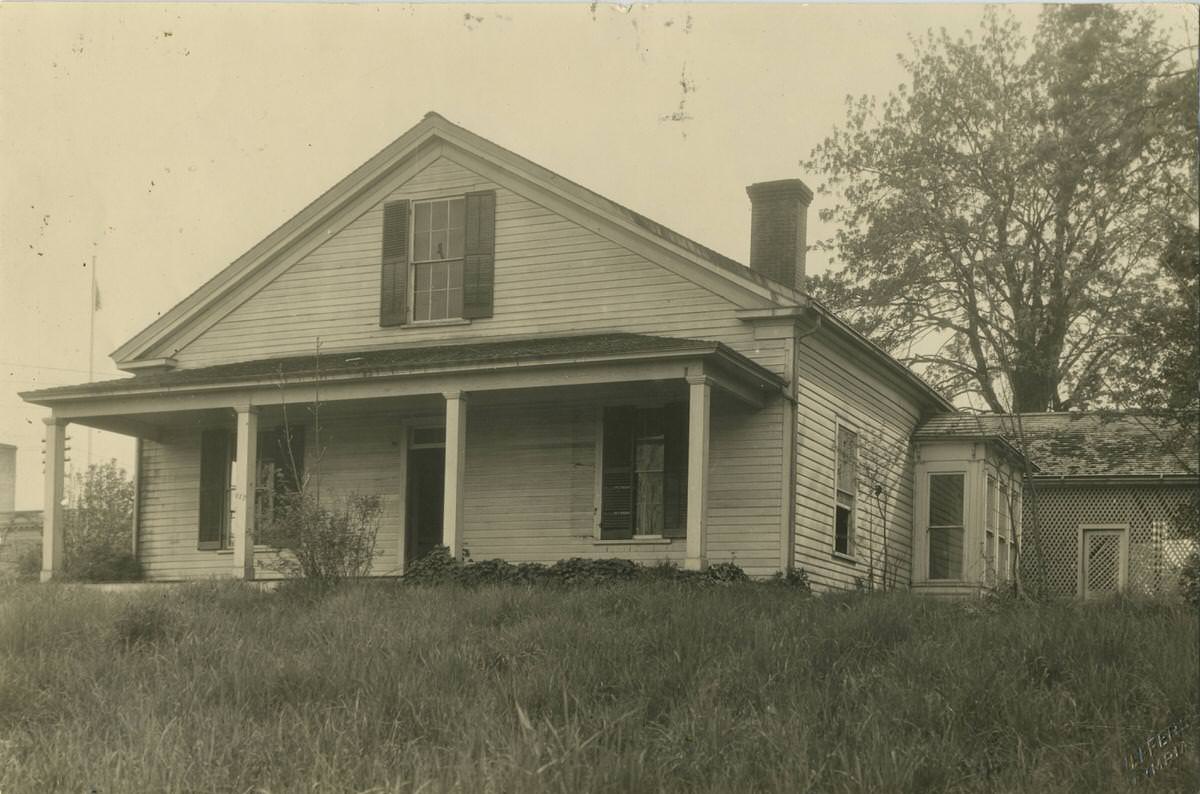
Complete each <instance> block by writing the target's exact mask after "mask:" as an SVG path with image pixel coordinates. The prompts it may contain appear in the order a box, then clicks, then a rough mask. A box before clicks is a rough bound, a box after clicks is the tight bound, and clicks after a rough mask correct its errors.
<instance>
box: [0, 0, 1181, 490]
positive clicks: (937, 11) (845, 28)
mask: <svg viewBox="0 0 1200 794" xmlns="http://www.w3.org/2000/svg"><path fill="white" fill-rule="evenodd" d="M1013 8H1014V13H1015V14H1016V15H1017V17H1018V19H1019V20H1021V22H1022V23H1023V25H1025V27H1026V29H1028V30H1032V28H1033V25H1034V23H1035V22H1036V16H1037V13H1038V10H1039V8H1038V7H1037V6H1032V5H1029V6H1017V7H1013ZM1160 12H1161V13H1162V15H1163V18H1164V24H1166V25H1167V26H1168V27H1172V28H1176V29H1180V30H1182V29H1184V27H1185V26H1187V25H1191V26H1192V27H1193V28H1194V26H1195V9H1194V7H1193V8H1191V9H1190V10H1189V9H1188V8H1187V7H1184V6H1163V7H1160ZM981 13H982V6H977V5H907V6H899V5H891V6H871V5H808V6H802V5H796V4H773V5H737V6H734V5H719V4H687V5H674V4H658V5H634V6H618V5H587V4H554V5H504V4H492V5H401V4H393V5H383V6H373V5H347V4H339V5H332V4H331V5H319V4H285V3H275V4H232V3H231V4H211V5H210V4H199V3H196V4H192V3H189V4H171V5H167V4H161V5H157V4H136V5H134V4H129V5H124V4H99V5H85V4H68V3H28V4H26V3H17V4H13V3H3V4H0V442H6V443H12V444H17V445H18V447H19V452H18V483H17V507H18V508H20V509H36V508H39V507H41V489H42V473H41V438H42V432H43V426H42V423H41V421H40V420H41V417H42V416H45V415H47V414H48V412H47V410H46V409H43V408H39V407H37V406H31V405H28V404H26V403H24V402H23V401H22V400H21V399H20V398H19V397H18V396H17V395H16V393H17V392H18V391H23V390H30V389H36V388H41V387H48V386H54V385H62V384H70V383H80V382H86V381H87V380H88V369H89V348H90V347H94V350H95V354H94V356H93V357H92V358H91V363H92V366H93V367H94V375H95V378H96V379H103V378H108V377H116V376H120V375H122V373H120V372H119V371H118V370H116V368H115V367H114V366H113V363H112V361H111V359H110V358H109V357H108V354H109V353H110V352H111V351H112V350H113V349H115V348H116V347H117V346H118V345H120V344H121V343H123V342H124V341H126V340H127V339H128V338H130V337H131V336H133V335H134V334H135V333H137V332H138V331H140V330H141V329H142V328H144V327H145V326H146V325H148V324H149V323H150V322H152V321H153V320H154V319H155V317H156V316H157V315H158V314H160V313H162V312H164V311H166V310H167V309H169V308H170V307H171V306H173V305H174V304H175V303H177V302H178V301H179V300H181V299H183V298H184V297H186V296H187V295H188V294H189V293H191V292H192V291H193V290H194V289H196V288H197V287H198V286H200V284H202V283H203V282H204V281H206V280H207V279H208V278H210V277H211V276H213V275H214V274H216V273H217V272H218V271H219V270H221V269H222V268H223V267H224V266H225V265H227V264H228V263H229V262H231V261H233V260H234V259H236V258H237V257H238V256H239V255H240V254H242V253H243V252H245V251H246V250H247V249H248V248H250V247H251V246H252V245H254V244H255V243H256V242H258V241H259V240H260V239H262V238H263V237H264V236H266V235H267V234H268V233H269V232H271V231H272V230H273V229H274V228H275V227H277V226H278V225H279V224H281V223H283V222H284V221H286V220H287V219H288V218H290V217H291V216H292V215H293V214H294V213H295V212H297V211H298V210H299V209H301V208H302V207H304V206H305V205H306V204H307V203H308V202H309V201H311V200H312V199H313V198H315V197H316V196H317V195H318V194H320V193H321V192H322V191H324V190H325V189H326V188H328V187H329V186H331V185H332V184H334V183H335V182H337V181H338V180H339V179H340V178H341V177H343V176H345V175H346V174H347V173H348V172H349V171H351V170H352V169H353V168H355V167H356V166H358V165H359V164H361V163H362V162H363V161H365V160H366V159H368V158H369V157H370V156H371V155H373V154H374V153H376V152H377V151H379V150H380V149H382V148H383V147H385V146H386V145H387V144H388V143H390V142H391V141H392V140H394V139H395V138H396V137H398V136H399V135H400V134H402V133H403V132H404V131H405V130H407V129H408V128H409V127H411V126H412V125H414V124H416V123H417V122H418V121H419V120H420V119H421V117H422V116H423V115H424V114H425V113H426V112H427V111H430V110H435V111H437V112H439V113H441V114H442V115H444V116H446V117H447V118H448V119H450V120H451V121H453V122H455V123H458V124H461V125H463V126H465V127H467V128H468V129H470V130H472V131H474V132H476V133H478V134H480V135H483V136H485V137H487V138H489V139H491V140H493V141H495V142H496V143H499V144H501V145H502V146H505V147H507V148H509V149H512V150H514V151H516V152H518V153H520V154H522V155H524V156H525V157H527V158H529V159H531V160H533V161H534V162H537V163H539V164H541V165H543V166H546V167H548V168H550V169H552V170H554V171H557V172H558V173H560V174H562V175H564V176H566V177H568V178H570V179H573V180H574V181H576V182H579V183H582V184H584V185H586V186H588V187H590V188H591V189H593V190H595V191H597V192H599V193H601V194H603V195H605V196H608V197H609V198H612V199H614V200H616V201H618V202H620V203H622V204H624V205H626V206H628V207H630V208H632V209H634V210H637V211H639V212H641V213H643V214H645V215H648V216H650V217H651V218H654V219H655V220H657V221H660V222H662V223H664V224H666V225H667V226H670V227H672V228H674V229H676V230H678V231H680V232H682V233H684V234H686V235H688V236H689V237H692V238H694V239H696V240H698V241H699V242H702V243H704V244H706V245H709V246H711V247H713V248H715V249H717V250H718V251H720V252H722V253H724V254H726V255H728V256H731V257H733V258H734V259H737V260H739V261H743V262H744V261H746V260H747V259H748V252H749V227H750V208H749V201H748V199H747V197H746V193H745V186H746V185H749V184H751V183H753V182H758V181H763V180H769V179H781V178H790V177H800V178H802V179H805V180H806V181H807V182H808V183H809V184H810V186H812V187H814V188H817V187H818V186H819V184H820V178H819V175H817V174H808V173H805V172H804V170H803V168H802V166H801V163H802V162H803V161H805V160H806V159H807V158H808V156H809V153H810V152H811V150H812V149H813V147H814V146H816V145H817V144H818V143H820V142H821V141H822V140H823V139H824V138H825V136H827V135H828V134H829V133H830V132H831V131H832V130H833V128H834V127H835V126H836V125H837V124H839V123H840V122H841V121H842V120H843V118H844V116H845V111H844V107H845V105H844V103H845V99H846V97H847V96H848V95H849V96H858V95H862V94H873V95H877V96H883V95H886V94H887V93H888V92H889V91H890V90H892V89H894V88H895V87H896V85H897V84H898V83H899V82H901V81H902V74H901V71H900V69H899V66H898V64H897V55H898V54H899V53H904V52H908V51H909V50H910V44H909V36H910V35H920V34H921V33H923V32H925V31H926V30H928V29H930V28H937V27H945V28H947V29H948V30H949V31H951V32H952V33H954V32H959V31H963V30H966V29H968V28H970V27H973V26H974V25H975V24H976V23H977V21H978V20H979V18H980V15H981ZM827 200H828V199H825V198H824V197H822V196H818V197H817V199H816V201H815V202H814V204H813V207H812V208H811V210H810V232H809V239H810V242H812V241H814V240H816V239H820V238H822V237H827V236H829V235H831V234H832V233H833V229H831V228H829V227H827V226H825V225H823V224H822V223H821V222H820V221H819V220H818V218H817V212H818V211H819V210H820V209H821V205H822V202H823V201H827ZM93 258H94V260H95V275H96V279H97V283H98V287H99V295H100V299H99V304H100V308H99V310H98V311H96V312H95V315H94V322H95V330H94V345H89V339H90V337H91V333H90V325H91V324H90V316H89V315H90V306H91V304H92V298H91V280H92V277H93V269H92V262H93ZM827 266H828V263H827V262H826V260H825V259H824V257H823V255H822V254H819V253H814V254H811V255H810V257H809V270H810V272H820V271H822V270H824V269H826V268H827ZM89 435H90V437H91V460H92V461H93V462H100V461H102V460H106V459H108V458H110V457H116V458H117V459H118V461H119V462H120V463H122V464H123V465H126V466H129V465H130V463H131V459H132V458H131V452H132V448H133V446H132V441H131V440H129V439H126V438H124V437H121V436H114V435H111V434H106V433H101V432H99V431H95V432H93V433H91V434H89V433H88V432H87V431H86V430H84V429H83V428H78V427H77V428H75V429H74V430H73V431H72V439H71V451H70V452H69V453H68V454H69V455H70V457H71V462H70V463H69V464H68V467H69V469H70V468H75V469H82V468H83V467H84V466H85V465H86V462H87V460H88V454H87V448H88V440H87V439H88V437H89Z"/></svg>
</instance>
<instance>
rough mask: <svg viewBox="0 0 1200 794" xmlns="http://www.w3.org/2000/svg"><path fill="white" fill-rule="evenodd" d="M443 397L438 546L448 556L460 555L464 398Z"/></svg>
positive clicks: (451, 394) (456, 394)
mask: <svg viewBox="0 0 1200 794" xmlns="http://www.w3.org/2000/svg"><path fill="white" fill-rule="evenodd" d="M445 397H446V472H445V485H444V486H443V493H442V544H443V545H444V546H446V548H448V549H450V555H451V556H453V557H458V556H459V555H460V554H461V553H462V518H463V475H464V473H465V472H466V462H467V454H466V453H467V396H466V395H465V394H463V393H462V392H460V391H449V392H446V393H445Z"/></svg>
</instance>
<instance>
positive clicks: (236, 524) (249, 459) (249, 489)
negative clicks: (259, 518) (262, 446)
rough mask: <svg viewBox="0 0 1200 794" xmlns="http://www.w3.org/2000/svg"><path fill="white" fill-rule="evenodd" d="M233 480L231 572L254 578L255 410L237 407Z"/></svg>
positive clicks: (235, 574) (256, 450)
mask: <svg viewBox="0 0 1200 794" xmlns="http://www.w3.org/2000/svg"><path fill="white" fill-rule="evenodd" d="M234 474H235V477H236V480H235V481H234V483H233V489H232V490H233V494H232V496H233V499H232V503H233V516H232V518H231V520H230V535H231V536H232V539H233V575H234V576H235V577H239V578H242V579H246V580H251V579H253V578H254V494H255V491H256V489H257V478H258V409H257V408H255V407H254V406H252V405H247V406H243V407H239V408H238V409H237V466H235V467H234Z"/></svg>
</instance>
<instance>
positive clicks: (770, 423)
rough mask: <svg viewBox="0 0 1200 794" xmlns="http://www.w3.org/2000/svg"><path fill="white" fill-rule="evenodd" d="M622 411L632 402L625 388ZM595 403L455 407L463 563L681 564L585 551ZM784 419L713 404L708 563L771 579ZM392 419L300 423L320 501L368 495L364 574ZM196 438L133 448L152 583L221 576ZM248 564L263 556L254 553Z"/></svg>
mask: <svg viewBox="0 0 1200 794" xmlns="http://www.w3.org/2000/svg"><path fill="white" fill-rule="evenodd" d="M629 395H630V399H631V401H636V400H637V399H639V395H638V393H637V392H636V390H635V389H631V390H630V392H629ZM599 410H600V408H599V406H598V405H597V404H596V403H594V402H589V401H587V400H586V399H583V398H573V399H571V400H566V401H564V400H555V401H544V402H539V401H538V400H537V399H536V398H533V399H531V400H530V401H529V402H528V403H522V404H517V405H494V406H478V407H473V406H471V405H470V404H468V421H467V455H466V461H467V463H466V478H465V481H464V489H465V492H464V493H465V497H464V545H465V547H466V548H467V549H468V550H469V551H470V554H471V556H472V557H473V558H474V559H488V558H493V557H499V558H503V559H507V560H511V561H514V562H520V561H537V562H545V563H552V562H555V561H557V560H560V559H565V558H568V557H591V558H600V557H621V558H626V559H633V560H637V561H639V562H643V563H653V562H658V561H671V562H676V563H681V562H682V561H683V558H684V556H685V550H686V543H685V541H683V540H682V539H677V540H672V541H671V542H669V543H654V544H645V543H616V544H613V543H597V542H596V539H595V537H594V520H595V519H594V516H595V509H596V507H597V494H596V471H595V465H596V441H597V432H596V431H597V420H598V416H599ZM782 417H783V410H782V406H781V404H780V401H779V400H776V401H774V402H772V403H771V404H769V405H768V406H767V407H765V408H763V409H762V410H759V411H749V410H747V409H745V408H742V407H740V406H735V405H732V404H726V403H724V402H722V404H721V405H720V406H718V407H714V410H713V414H712V442H711V455H710V466H711V468H710V475H709V488H710V495H709V503H708V521H709V531H708V539H707V548H706V551H707V555H708V558H709V560H710V561H711V562H724V561H729V560H736V561H737V563H738V564H739V565H741V566H742V567H743V568H745V569H746V570H747V572H748V573H751V574H752V575H760V576H766V575H769V574H771V573H774V572H775V571H777V570H778V569H779V567H780V560H779V549H780V543H779V531H780V522H779V516H780V513H781V510H782V509H783V508H782V505H781V501H782V473H781V467H780V466H779V461H780V460H781V459H782V454H783V450H782V435H783V434H782V432H781V429H782V421H783V419H782ZM403 433H404V417H403V416H400V415H397V414H371V415H362V416H355V417H345V418H342V417H339V418H337V419H334V420H330V421H327V422H323V423H322V432H321V437H320V448H321V449H322V450H323V452H321V453H318V452H317V449H316V444H317V441H316V434H315V433H314V432H313V428H311V427H309V428H308V429H307V431H306V433H305V436H306V442H307V444H308V448H307V450H306V453H305V458H306V461H307V462H308V465H309V472H310V474H312V473H315V468H314V467H315V465H316V461H317V458H318V455H319V457H320V488H321V494H322V498H323V499H329V500H330V501H331V502H332V501H333V500H336V499H337V498H338V497H343V496H346V495H349V494H351V493H359V494H364V495H370V494H375V495H379V496H380V497H381V498H382V500H383V515H382V518H381V522H380V530H379V536H378V542H377V547H376V552H377V559H376V564H375V567H374V571H373V572H374V573H375V574H378V575H388V574H395V573H397V572H398V567H399V561H400V548H401V526H402V523H401V520H400V517H401V514H402V508H403V506H402V501H401V499H402V496H401V494H402V492H403V488H402V486H403V483H402V478H403V476H404V475H403V472H404V466H403V459H402V455H403V452H402V450H403V449H404V445H403V443H402V441H403ZM199 463H200V431H199V430H197V429H186V430H179V431H175V432H172V433H169V434H167V435H166V436H165V437H164V438H163V439H162V440H161V441H159V442H151V441H147V442H145V443H144V444H143V455H142V466H143V469H142V471H143V480H142V501H141V521H142V533H141V536H140V543H139V554H140V557H141V559H142V562H143V563H144V564H145V566H146V571H147V576H148V578H150V579H156V580H171V579H184V578H192V577H204V576H230V575H233V573H234V571H233V557H232V555H231V554H229V553H228V552H216V551H198V550H196V521H197V514H198V504H199V472H200V466H199ZM259 556H260V558H262V557H263V556H265V555H263V553H262V552H261V551H260V552H259Z"/></svg>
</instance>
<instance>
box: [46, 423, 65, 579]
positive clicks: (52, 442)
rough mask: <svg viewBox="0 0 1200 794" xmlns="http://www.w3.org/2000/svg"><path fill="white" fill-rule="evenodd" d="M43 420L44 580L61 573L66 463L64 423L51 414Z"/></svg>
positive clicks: (53, 577) (54, 577)
mask: <svg viewBox="0 0 1200 794" xmlns="http://www.w3.org/2000/svg"><path fill="white" fill-rule="evenodd" d="M42 421H44V422H45V423H46V491H45V496H44V499H43V508H44V509H45V513H44V515H43V518H42V575H41V580H42V581H43V582H48V581H50V580H51V579H57V578H58V577H60V576H62V573H63V539H64V533H63V505H62V503H63V475H64V473H65V469H64V466H65V465H66V462H65V458H66V454H67V453H66V435H67V423H66V422H64V421H63V420H61V419H57V418H55V417H54V416H49V417H47V418H45V419H43V420H42Z"/></svg>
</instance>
